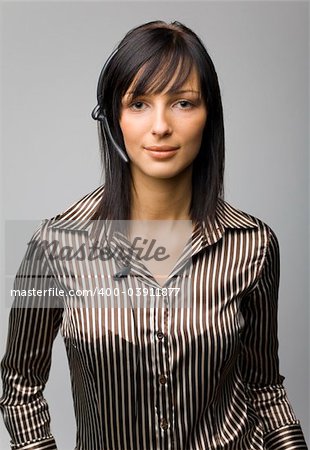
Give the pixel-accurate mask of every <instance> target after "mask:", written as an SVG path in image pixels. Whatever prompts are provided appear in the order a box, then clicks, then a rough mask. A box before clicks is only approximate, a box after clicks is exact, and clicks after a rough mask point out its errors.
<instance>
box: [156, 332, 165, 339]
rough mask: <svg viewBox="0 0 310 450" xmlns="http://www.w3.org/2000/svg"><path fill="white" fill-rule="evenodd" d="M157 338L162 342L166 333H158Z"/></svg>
mask: <svg viewBox="0 0 310 450" xmlns="http://www.w3.org/2000/svg"><path fill="white" fill-rule="evenodd" d="M156 336H157V337H158V339H160V340H162V339H163V338H164V337H165V335H164V333H163V332H162V331H157V333H156Z"/></svg>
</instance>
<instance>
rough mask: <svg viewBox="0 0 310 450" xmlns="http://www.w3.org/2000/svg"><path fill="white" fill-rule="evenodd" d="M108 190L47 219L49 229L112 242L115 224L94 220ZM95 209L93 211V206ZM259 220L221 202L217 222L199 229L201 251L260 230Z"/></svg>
mask: <svg viewBox="0 0 310 450" xmlns="http://www.w3.org/2000/svg"><path fill="white" fill-rule="evenodd" d="M103 188H104V186H103V185H101V186H100V187H99V188H97V189H96V190H95V191H94V192H93V193H91V194H89V195H88V196H87V202H86V201H84V203H83V200H84V199H85V197H84V198H83V199H82V200H80V201H79V202H77V203H76V204H75V205H73V206H72V207H70V208H69V209H68V210H66V211H65V212H64V213H62V214H58V215H57V216H55V217H53V218H52V219H46V220H45V222H47V227H48V228H52V229H58V230H67V231H83V232H87V233H88V235H89V237H90V238H91V239H93V240H95V241H96V242H98V243H99V244H102V243H103V242H108V241H109V240H110V239H112V237H113V236H114V234H115V233H117V235H118V236H121V235H120V234H119V233H118V232H115V230H113V228H114V227H113V226H112V221H111V220H99V221H98V220H91V217H92V215H93V213H94V211H95V209H96V207H97V206H98V204H99V202H100V198H101V195H100V194H102V192H103ZM89 205H91V207H90V206H89ZM257 227H258V224H257V221H256V219H255V217H253V216H251V215H249V214H247V213H245V212H243V211H241V210H239V209H237V208H234V207H233V206H231V205H230V204H229V203H227V202H226V201H224V200H223V199H218V202H217V206H216V212H215V218H214V220H212V221H211V220H210V219H209V218H207V219H206V220H205V221H203V222H202V224H201V225H200V226H197V227H196V228H195V230H194V232H193V236H196V237H197V238H198V237H200V241H201V247H205V246H208V245H212V244H214V243H215V242H217V241H218V240H219V239H220V238H221V237H222V236H223V234H224V233H225V230H226V229H248V228H257Z"/></svg>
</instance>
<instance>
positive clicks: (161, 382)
mask: <svg viewBox="0 0 310 450" xmlns="http://www.w3.org/2000/svg"><path fill="white" fill-rule="evenodd" d="M158 381H159V382H160V384H165V383H167V378H166V377H165V375H159V377H158Z"/></svg>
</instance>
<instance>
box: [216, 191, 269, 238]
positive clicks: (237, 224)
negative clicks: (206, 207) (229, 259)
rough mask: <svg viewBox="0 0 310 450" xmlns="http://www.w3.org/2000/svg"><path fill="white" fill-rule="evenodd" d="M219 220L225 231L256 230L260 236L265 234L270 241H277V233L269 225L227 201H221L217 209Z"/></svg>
mask: <svg viewBox="0 0 310 450" xmlns="http://www.w3.org/2000/svg"><path fill="white" fill-rule="evenodd" d="M216 217H217V220H218V221H219V222H220V223H221V224H222V225H223V227H224V228H225V229H238V230H240V229H244V230H256V231H257V233H259V234H264V235H265V236H267V238H268V239H270V238H273V239H277V237H276V234H275V231H274V230H273V228H272V227H271V226H270V224H269V223H267V222H265V220H263V219H262V218H260V217H257V216H256V215H253V214H251V213H249V212H246V211H244V210H243V209H240V208H239V207H236V206H234V205H232V204H231V203H230V202H227V201H226V200H223V199H219V201H218V203H217V208H216Z"/></svg>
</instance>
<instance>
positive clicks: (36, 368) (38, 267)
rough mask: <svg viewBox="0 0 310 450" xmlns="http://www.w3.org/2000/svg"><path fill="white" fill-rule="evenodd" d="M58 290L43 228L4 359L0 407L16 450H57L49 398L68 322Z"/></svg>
mask: <svg viewBox="0 0 310 450" xmlns="http://www.w3.org/2000/svg"><path fill="white" fill-rule="evenodd" d="M53 288H55V280H54V278H53V275H52V273H51V271H50V268H49V264H48V261H47V258H46V256H45V254H44V251H43V247H42V245H41V241H40V228H39V229H38V230H37V231H36V232H35V233H34V234H33V236H32V239H31V241H30V243H29V244H28V248H27V251H26V254H25V256H24V258H23V260H22V262H21V264H20V267H19V269H18V271H17V274H16V276H15V280H14V285H13V289H14V290H15V292H14V293H13V296H12V298H14V301H13V305H12V308H11V310H10V316H9V330H8V336H7V346H6V351H5V355H4V357H3V359H2V361H1V376H2V381H3V395H2V397H1V399H0V409H1V411H2V414H3V418H4V422H5V425H6V428H7V430H8V432H9V434H10V436H11V442H10V444H11V449H13V450H16V449H22V450H43V449H44V450H55V449H57V447H56V443H55V440H54V437H53V435H52V434H51V431H50V415H49V408H48V404H47V402H46V400H45V398H44V396H43V390H44V387H45V384H46V382H47V379H48V375H49V370H50V365H51V351H52V344H53V341H54V339H55V337H56V335H57V332H58V329H59V326H60V323H61V319H62V308H61V307H60V306H61V305H60V303H59V302H58V300H59V299H57V298H56V297H54V296H53V295H51V294H53V293H54V292H55V290H53ZM40 290H41V291H42V293H44V290H46V292H45V295H43V294H42V295H39V293H40ZM14 294H15V295H14Z"/></svg>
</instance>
